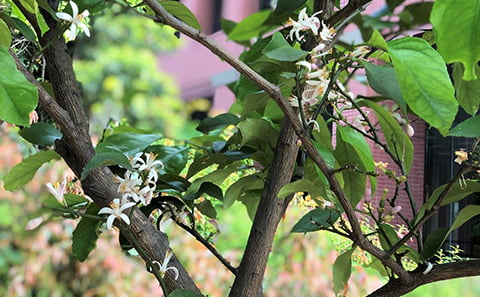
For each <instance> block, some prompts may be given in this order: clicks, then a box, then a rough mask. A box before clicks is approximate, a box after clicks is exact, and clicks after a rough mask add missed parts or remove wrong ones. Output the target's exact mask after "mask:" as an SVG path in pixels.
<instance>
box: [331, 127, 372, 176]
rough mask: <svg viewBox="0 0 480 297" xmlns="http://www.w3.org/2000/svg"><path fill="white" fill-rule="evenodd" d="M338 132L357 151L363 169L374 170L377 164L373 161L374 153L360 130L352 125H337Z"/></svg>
mask: <svg viewBox="0 0 480 297" xmlns="http://www.w3.org/2000/svg"><path fill="white" fill-rule="evenodd" d="M337 134H341V138H342V140H343V141H344V142H345V143H348V144H350V145H351V146H352V148H353V149H354V150H355V151H356V152H357V155H358V156H359V157H360V160H361V161H362V163H361V165H362V166H361V169H363V170H368V171H373V170H375V164H374V163H373V155H372V151H371V150H370V146H369V145H368V143H367V141H366V140H365V138H364V137H363V135H362V134H360V132H357V131H355V130H354V129H352V128H350V127H346V126H345V127H344V126H340V125H338V126H337Z"/></svg>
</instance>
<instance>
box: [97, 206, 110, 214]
mask: <svg viewBox="0 0 480 297" xmlns="http://www.w3.org/2000/svg"><path fill="white" fill-rule="evenodd" d="M112 213H113V209H112V208H110V207H103V208H101V209H100V210H99V211H98V214H112Z"/></svg>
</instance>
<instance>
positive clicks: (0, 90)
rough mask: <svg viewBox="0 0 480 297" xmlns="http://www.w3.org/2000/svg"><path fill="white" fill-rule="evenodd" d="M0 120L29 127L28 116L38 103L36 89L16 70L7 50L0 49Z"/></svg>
mask: <svg viewBox="0 0 480 297" xmlns="http://www.w3.org/2000/svg"><path fill="white" fill-rule="evenodd" d="M0 69H2V70H1V71H0V106H1V107H2V108H1V109H0V119H2V120H4V121H6V122H9V123H12V124H15V125H21V126H27V127H28V126H30V118H29V114H30V112H31V111H33V110H34V109H35V107H36V106H37V102H38V95H37V88H36V87H35V86H34V85H32V84H31V83H30V82H29V81H28V80H27V79H26V78H25V77H24V76H23V74H22V73H21V72H20V71H18V70H17V66H16V65H15V61H14V60H13V57H12V56H10V54H9V53H8V49H7V48H4V47H0Z"/></svg>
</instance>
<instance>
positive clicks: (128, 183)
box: [98, 153, 164, 229]
mask: <svg viewBox="0 0 480 297" xmlns="http://www.w3.org/2000/svg"><path fill="white" fill-rule="evenodd" d="M155 157H156V155H154V154H151V153H138V154H136V155H135V156H134V157H132V158H131V159H130V164H131V166H132V168H133V169H134V171H130V170H127V171H125V174H124V176H123V178H121V177H119V176H117V175H115V176H114V181H115V182H117V183H118V184H119V185H118V192H119V193H120V194H121V195H122V198H121V199H119V198H117V199H114V200H113V202H112V204H111V207H104V208H102V209H100V211H99V212H98V213H99V214H109V216H108V218H107V228H108V229H111V228H112V224H113V221H114V220H115V218H118V219H121V220H123V221H124V222H125V223H126V224H130V219H129V218H128V216H127V215H126V214H124V213H123V211H124V210H126V209H128V208H130V207H132V206H134V205H135V204H137V203H142V204H143V205H148V204H150V202H151V200H152V198H153V197H155V189H156V183H157V180H158V170H159V169H162V168H163V167H164V166H163V163H162V161H160V160H155ZM132 201H133V202H132Z"/></svg>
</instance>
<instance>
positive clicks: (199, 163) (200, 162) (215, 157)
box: [187, 154, 228, 178]
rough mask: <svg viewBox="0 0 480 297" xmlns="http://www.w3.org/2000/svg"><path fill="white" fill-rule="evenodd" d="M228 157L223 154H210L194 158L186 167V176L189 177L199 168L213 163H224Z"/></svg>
mask: <svg viewBox="0 0 480 297" xmlns="http://www.w3.org/2000/svg"><path fill="white" fill-rule="evenodd" d="M227 160H228V157H227V156H225V155H224V154H211V155H206V156H202V157H200V158H197V159H195V161H193V163H192V164H191V165H190V167H189V168H188V173H187V178H191V177H192V176H194V175H195V174H197V173H198V172H200V171H201V170H203V169H205V168H207V167H209V166H211V165H213V164H219V165H226V163H227Z"/></svg>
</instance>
